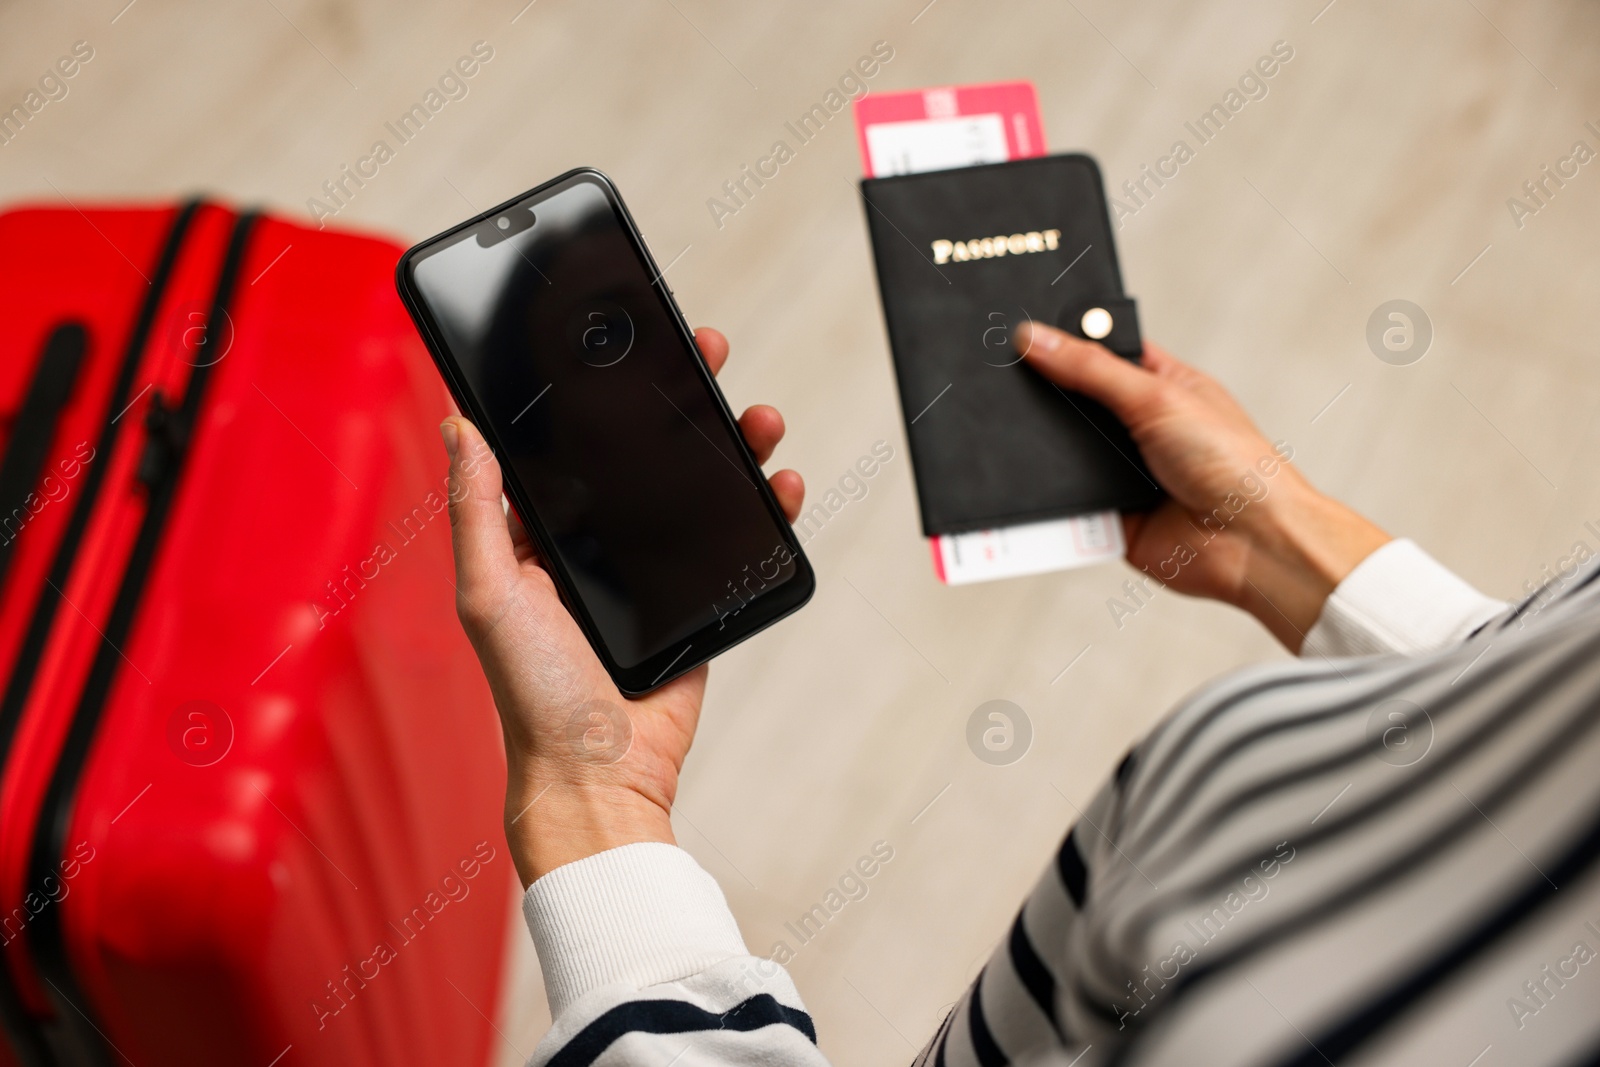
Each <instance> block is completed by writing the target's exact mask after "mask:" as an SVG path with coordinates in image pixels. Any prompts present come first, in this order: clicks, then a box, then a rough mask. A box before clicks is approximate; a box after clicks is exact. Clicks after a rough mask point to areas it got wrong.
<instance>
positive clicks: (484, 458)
mask: <svg viewBox="0 0 1600 1067" xmlns="http://www.w3.org/2000/svg"><path fill="white" fill-rule="evenodd" d="M439 434H440V436H442V437H443V438H444V447H445V451H446V452H448V453H449V454H450V480H449V503H450V537H451V542H452V544H453V545H454V548H455V557H456V588H457V589H458V590H459V592H460V593H461V594H462V595H463V596H465V597H466V598H468V599H469V600H477V599H479V598H480V597H482V596H483V595H484V594H486V593H487V592H489V591H490V590H492V589H495V588H497V587H500V586H501V585H502V583H503V582H504V581H505V580H506V578H508V577H511V576H514V574H515V572H516V569H517V559H516V553H515V551H514V550H513V548H512V545H511V531H510V528H509V527H508V526H507V524H506V513H505V509H504V506H503V505H502V504H501V503H500V464H499V462H498V461H497V460H496V459H495V458H494V452H493V451H492V450H491V449H490V448H489V443H488V442H487V441H485V440H484V439H483V435H482V434H480V433H479V432H478V428H477V427H476V426H474V425H472V423H471V422H470V421H468V420H467V419H464V418H462V417H461V416H459V415H452V416H450V417H449V418H448V419H445V420H444V422H442V423H440V424H439Z"/></svg>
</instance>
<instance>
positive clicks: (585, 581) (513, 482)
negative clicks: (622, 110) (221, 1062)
mask: <svg viewBox="0 0 1600 1067" xmlns="http://www.w3.org/2000/svg"><path fill="white" fill-rule="evenodd" d="M396 281H397V285H398V287H399V290H400V297H401V299H402V301H403V302H404V303H405V306H406V308H407V310H408V311H410V313H411V317H412V319H413V320H414V321H415V322H416V325H417V329H418V331H419V332H420V333H421V335H422V338H423V341H424V342H425V343H426V344H427V347H428V350H429V351H430V352H431V353H432V354H433V358H434V362H435V363H437V364H438V367H439V370H440V373H441V374H443V376H444V379H445V381H446V383H448V385H449V387H450V391H451V393H452V394H453V395H454V396H455V399H456V403H458V404H459V405H460V406H461V410H462V412H463V413H464V414H466V415H467V416H468V417H470V418H471V419H472V420H473V422H474V423H475V424H476V425H477V426H478V428H479V429H480V430H481V431H482V432H483V435H484V438H485V439H486V440H487V441H488V442H489V445H490V447H491V448H493V449H494V453H495V456H496V457H497V458H498V460H499V462H500V468H501V470H502V472H503V473H504V476H505V478H504V481H505V492H506V495H507V497H508V498H509V499H510V501H511V504H512V506H513V507H515V509H516V511H517V515H518V517H519V518H521V520H522V523H523V526H524V527H525V528H526V529H527V531H528V534H529V536H530V537H532V538H533V540H534V542H535V544H537V546H538V548H539V551H540V553H541V555H542V556H543V559H544V562H545V565H546V567H547V568H548V570H549V573H550V575H551V577H552V579H554V581H555V583H556V586H557V588H558V589H559V590H560V591H561V595H562V598H563V600H564V601H565V602H566V604H567V607H568V609H569V610H570V611H571V612H572V615H573V617H574V618H575V619H576V620H577V622H578V625H579V626H580V627H582V628H583V632H584V634H585V635H586V636H587V637H588V639H589V643H590V644H591V645H592V646H593V647H594V650H595V653H596V655H598V656H599V658H600V662H601V663H602V664H604V665H605V668H606V670H607V672H609V673H610V675H611V678H612V680H613V681H614V682H615V683H616V685H617V688H618V689H620V690H622V692H623V693H625V694H627V695H629V696H639V695H642V694H644V693H647V692H649V691H650V690H652V689H655V688H656V687H658V686H661V685H664V684H665V683H666V682H668V681H671V680H672V679H673V678H676V677H677V676H679V675H681V674H683V673H684V672H686V671H689V670H691V669H693V668H694V667H696V666H698V665H700V664H702V663H704V662H706V661H707V660H709V659H711V658H712V657H713V656H715V655H717V654H718V653H720V652H723V651H725V650H726V649H728V648H730V647H732V646H733V645H736V644H738V643H739V642H740V641H742V640H744V639H745V638H747V637H749V636H751V635H752V634H754V633H756V632H757V631H759V630H762V629H765V628H766V627H767V626H770V625H771V624H772V623H774V622H776V621H777V620H779V619H781V618H783V617H784V616H785V615H788V614H789V613H790V612H792V611H794V610H796V609H797V608H799V607H800V606H801V605H803V604H804V603H805V602H806V601H807V600H809V599H810V597H811V593H812V591H813V590H814V589H815V587H816V579H815V576H814V575H813V573H812V570H811V566H810V564H809V563H808V562H807V561H806V558H805V554H804V553H803V552H802V551H801V548H800V542H799V540H798V539H797V538H796V536H795V534H794V531H793V529H792V528H791V527H790V525H789V523H788V521H787V520H786V519H785V518H784V515H783V511H782V509H781V508H780V507H779V506H778V502H777V499H776V498H775V497H774V496H773V495H772V490H771V488H770V487H769V486H768V485H767V481H766V478H765V477H763V476H762V473H761V468H760V467H759V466H758V465H757V464H756V461H755V457H754V456H752V455H751V454H750V450H749V448H748V447H747V446H746V445H745V442H744V437H743V435H742V434H741V433H740V432H739V427H738V425H737V423H736V422H735V421H734V417H733V414H732V412H730V411H729V410H728V405H727V402H726V401H725V400H724V399H723V396H722V392H721V390H719V389H718V388H717V384H716V381H715V380H714V379H713V378H712V376H711V371H710V369H709V368H708V367H707V366H706V363H705V360H704V359H703V358H702V357H701V355H700V351H699V349H698V348H697V347H696V346H695V342H694V334H693V332H692V331H691V330H690V329H689V326H688V323H687V322H686V321H685V320H684V317H683V313H682V312H681V311H679V310H678V306H677V303H676V301H675V300H674V299H673V296H672V292H671V290H670V289H668V288H667V284H666V282H665V280H664V279H663V278H662V272H661V269H660V268H659V267H658V266H657V265H656V263H655V260H654V259H653V258H652V256H651V254H650V250H649V248H648V247H647V246H646V245H645V242H644V238H643V237H642V236H641V235H640V233H639V229H638V227H637V226H636V225H635V224H634V221H633V218H632V216H630V215H629V213H628V209H627V207H626V206H624V204H623V202H622V196H621V194H620V193H618V191H617V188H616V186H615V185H614V184H612V182H611V180H610V179H609V178H607V177H606V176H605V175H604V174H601V173H600V172H599V171H597V170H593V169H591V168H580V169H578V170H573V171H569V172H568V173H566V174H563V175H561V176H560V177H558V178H555V179H554V180H552V181H549V182H546V183H545V184H543V185H541V186H539V187H538V188H536V189H533V190H532V191H530V192H528V193H525V194H523V195H522V196H519V197H517V198H516V199H514V200H510V201H507V202H506V203H504V204H501V205H500V206H499V207H497V208H495V209H494V210H492V211H488V212H485V213H484V214H482V215H479V216H478V217H477V218H474V219H469V220H468V221H466V222H463V223H461V224H460V225H459V226H455V227H452V228H451V229H449V230H446V231H445V232H444V233H442V234H440V235H438V236H437V237H434V238H431V239H429V240H427V241H423V242H422V243H421V244H419V245H417V246H416V247H415V248H412V249H410V250H409V251H407V252H406V253H405V255H403V256H402V257H401V258H400V264H399V267H398V268H397V270H396Z"/></svg>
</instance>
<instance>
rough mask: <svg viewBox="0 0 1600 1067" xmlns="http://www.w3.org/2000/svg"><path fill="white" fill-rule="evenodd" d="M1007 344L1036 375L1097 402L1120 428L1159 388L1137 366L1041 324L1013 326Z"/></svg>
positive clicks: (1028, 323) (1145, 372) (1154, 378)
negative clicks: (1009, 344)
mask: <svg viewBox="0 0 1600 1067" xmlns="http://www.w3.org/2000/svg"><path fill="white" fill-rule="evenodd" d="M1012 344H1014V345H1015V346H1016V348H1017V351H1018V352H1021V353H1022V355H1023V356H1024V357H1025V358H1026V359H1027V361H1028V363H1029V364H1031V365H1032V366H1033V368H1034V369H1035V370H1037V371H1038V372H1039V373H1040V374H1042V375H1044V376H1045V377H1046V378H1048V379H1049V380H1050V381H1052V382H1055V383H1056V384H1057V385H1059V386H1061V387H1062V388H1064V389H1072V390H1074V391H1076V392H1079V393H1083V394H1084V395H1085V396H1088V397H1091V398H1092V399H1095V400H1098V401H1100V403H1102V404H1104V405H1105V406H1106V407H1108V408H1110V409H1111V411H1112V413H1113V414H1115V415H1116V416H1117V418H1119V419H1120V420H1122V422H1123V423H1124V424H1128V423H1130V422H1131V421H1132V415H1133V412H1134V411H1135V410H1136V409H1138V408H1139V407H1140V406H1142V405H1143V404H1145V403H1146V402H1147V401H1148V400H1149V398H1150V397H1151V396H1152V395H1153V394H1154V392H1155V391H1156V389H1157V388H1159V382H1158V380H1157V378H1156V376H1155V375H1154V374H1151V373H1150V372H1149V371H1148V370H1145V369H1144V368H1143V367H1140V366H1139V365H1138V364H1135V363H1131V362H1129V361H1128V360H1125V359H1123V358H1122V357H1121V356H1118V355H1116V354H1114V353H1113V352H1111V350H1110V349H1108V348H1106V347H1105V346H1104V345H1101V344H1096V343H1095V342H1093V341H1085V340H1083V339H1082V338H1079V337H1074V336H1073V335H1072V334H1070V333H1067V332H1066V331H1064V330H1058V329H1056V328H1055V327H1054V326H1047V325H1045V324H1044V323H1042V322H1025V323H1023V324H1021V325H1020V326H1018V327H1017V329H1016V332H1015V334H1014V335H1013V337H1012Z"/></svg>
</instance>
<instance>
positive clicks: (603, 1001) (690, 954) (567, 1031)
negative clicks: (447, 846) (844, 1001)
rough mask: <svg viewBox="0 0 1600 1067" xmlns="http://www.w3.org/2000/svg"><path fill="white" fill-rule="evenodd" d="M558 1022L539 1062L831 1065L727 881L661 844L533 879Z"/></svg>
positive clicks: (529, 901) (528, 901)
mask: <svg viewBox="0 0 1600 1067" xmlns="http://www.w3.org/2000/svg"><path fill="white" fill-rule="evenodd" d="M522 910H523V915H524V916H525V917H526V919H527V920H528V929H529V931H530V932H531V933H532V934H533V943H534V947H535V948H536V949H537V950H538V953H539V964H540V967H541V968H542V969H543V971H544V981H545V989H546V991H547V994H548V996H549V998H550V1015H551V1018H552V1019H553V1020H554V1024H553V1025H552V1027H551V1029H550V1032H549V1034H547V1035H546V1036H545V1038H544V1040H543V1041H541V1042H540V1043H539V1048H538V1049H537V1051H535V1052H534V1054H533V1057H532V1058H531V1059H530V1060H529V1061H528V1062H529V1064H530V1065H532V1067H545V1065H547V1064H549V1065H552V1067H584V1065H587V1064H597V1065H599V1067H613V1065H622V1064H657V1065H664V1064H667V1063H669V1062H672V1061H674V1060H676V1058H677V1057H679V1056H682V1055H683V1054H684V1053H685V1052H686V1051H688V1050H690V1049H692V1050H693V1054H692V1055H690V1056H688V1057H686V1059H685V1062H686V1063H695V1064H730V1065H731V1064H760V1065H762V1067H826V1064H827V1060H826V1058H825V1057H824V1056H823V1055H822V1053H821V1052H820V1051H819V1050H818V1049H817V1043H816V1030H815V1028H814V1027H813V1026H812V1023H811V1017H810V1016H809V1015H808V1014H806V1010H805V1005H804V1004H802V1003H801V1001H800V994H799V993H798V992H797V991H796V990H795V987H794V983H793V982H792V981H790V979H789V975H788V973H787V972H786V971H785V970H784V969H783V968H782V967H780V966H779V965H777V964H775V963H772V962H770V961H768V960H765V959H762V958H760V957H758V956H752V955H751V954H750V953H749V951H748V950H747V949H746V948H745V945H744V939H743V938H742V937H741V936H740V935H739V927H738V925H737V924H736V923H735V922H734V919H733V915H732V913H731V912H730V911H729V910H728V903H727V900H726V899H724V897H723V895H722V890H721V889H720V888H718V886H717V883H716V881H715V880H714V879H713V878H712V877H711V876H710V875H709V874H707V873H706V872H705V871H704V870H702V869H701V867H700V865H699V864H697V863H696V862H695V861H694V859H693V857H691V856H690V855H689V854H688V853H687V852H685V851H683V850H682V849H680V848H677V847H675V846H672V845H663V844H637V845H625V846H623V847H622V848H615V849H611V850H609V851H607V852H601V853H598V854H596V855H593V856H589V857H588V858H586V859H581V860H578V861H577V862H576V863H569V864H567V865H565V866H562V867H557V868H556V869H555V870H553V871H551V872H549V873H548V874H546V875H545V876H544V877H542V878H540V879H539V880H538V881H536V882H534V883H533V885H531V886H529V887H528V891H527V893H526V894H525V895H524V897H523V901H522Z"/></svg>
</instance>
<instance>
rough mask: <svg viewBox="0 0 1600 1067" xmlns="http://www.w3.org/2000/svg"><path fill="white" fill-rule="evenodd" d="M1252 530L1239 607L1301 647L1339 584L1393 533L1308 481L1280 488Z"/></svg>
mask: <svg viewBox="0 0 1600 1067" xmlns="http://www.w3.org/2000/svg"><path fill="white" fill-rule="evenodd" d="M1262 519H1263V521H1262V522H1261V523H1260V524H1259V525H1258V526H1257V528H1256V529H1255V530H1254V531H1252V537H1251V538H1250V551H1249V553H1248V557H1247V562H1246V565H1245V570H1244V574H1243V580H1242V581H1241V582H1240V585H1239V587H1238V589H1237V597H1238V599H1237V601H1236V604H1237V606H1238V607H1240V608H1243V609H1244V610H1245V611H1248V612H1249V613H1250V614H1252V615H1254V616H1255V617H1256V618H1257V619H1258V620H1260V621H1261V623H1262V625H1264V626H1266V628H1267V629H1268V630H1269V631H1271V632H1272V634H1273V636H1275V637H1277V638H1278V640H1279V641H1281V642H1282V643H1283V644H1284V646H1285V647H1287V648H1288V649H1289V650H1290V651H1292V652H1298V651H1299V650H1300V645H1301V643H1302V641H1303V640H1304V639H1305V635H1306V633H1307V632H1308V631H1309V630H1310V629H1311V627H1312V626H1313V625H1314V624H1315V623H1316V621H1317V619H1318V617H1319V616H1320V615H1321V614H1322V607H1323V605H1324V604H1325V603H1326V602H1327V599H1328V597H1329V595H1331V594H1332V593H1333V591H1334V589H1335V588H1337V587H1338V585H1339V583H1340V582H1342V581H1344V579H1345V577H1346V576H1347V575H1349V573H1350V572H1351V571H1353V570H1355V568H1356V566H1357V565H1359V564H1360V563H1361V561H1362V560H1364V559H1366V558H1367V557H1368V556H1370V555H1371V554H1372V553H1373V552H1375V551H1377V550H1378V549H1379V548H1380V547H1382V546H1383V545H1384V544H1386V543H1388V542H1389V541H1390V540H1392V538H1391V537H1390V536H1389V535H1388V534H1386V533H1384V532H1383V530H1382V529H1380V528H1379V527H1378V526H1376V525H1374V524H1373V523H1372V522H1370V521H1369V520H1367V519H1366V518H1365V517H1363V516H1362V515H1360V514H1359V513H1357V512H1356V511H1354V510H1352V509H1350V508H1348V507H1346V506H1345V505H1344V504H1341V503H1340V502H1339V501H1337V500H1334V499H1333V498H1332V497H1328V496H1324V495H1323V494H1321V493H1318V492H1317V491H1316V490H1315V489H1312V488H1311V486H1310V485H1309V484H1307V483H1305V482H1304V481H1301V482H1300V483H1299V484H1298V485H1295V486H1294V487H1293V488H1289V489H1288V490H1287V491H1285V492H1282V493H1279V494H1276V495H1275V497H1274V498H1273V500H1272V506H1270V507H1268V508H1266V509H1263V511H1262Z"/></svg>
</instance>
